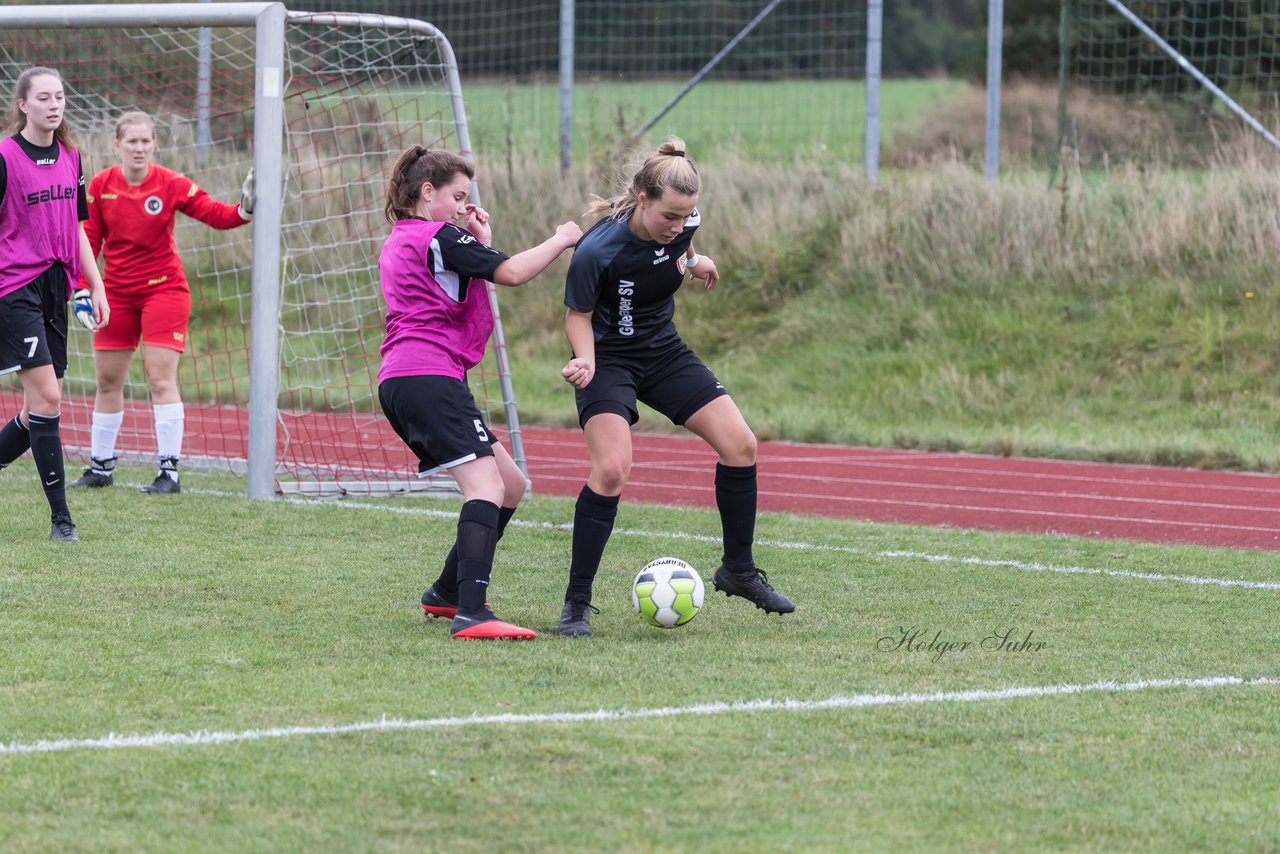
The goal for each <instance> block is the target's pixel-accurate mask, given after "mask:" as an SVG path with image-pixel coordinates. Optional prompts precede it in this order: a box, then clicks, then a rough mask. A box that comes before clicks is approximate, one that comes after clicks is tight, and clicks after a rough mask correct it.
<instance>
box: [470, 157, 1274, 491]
mask: <svg viewBox="0 0 1280 854" xmlns="http://www.w3.org/2000/svg"><path fill="white" fill-rule="evenodd" d="M1243 161H1244V162H1242V163H1235V164H1233V165H1231V166H1229V167H1228V166H1220V167H1218V168H1213V169H1209V170H1205V171H1197V172H1187V171H1173V170H1153V169H1146V170H1141V169H1137V168H1125V169H1112V170H1110V171H1096V170H1095V171H1088V172H1081V171H1079V170H1075V169H1072V168H1067V169H1065V170H1064V171H1063V172H1061V173H1060V174H1059V177H1058V180H1057V181H1056V182H1055V184H1054V186H1053V187H1052V188H1050V187H1049V186H1048V181H1047V177H1046V173H1045V172H1044V171H1042V170H1035V171H1030V170H1028V171H1026V172H1024V173H1019V174H1014V175H1006V176H1004V177H1003V178H1002V179H1001V181H1000V183H999V184H998V185H995V186H992V185H989V184H988V183H986V182H985V181H984V180H983V178H982V177H981V175H980V174H978V172H977V171H975V170H974V169H973V168H971V166H969V165H965V164H958V163H949V162H946V161H945V160H942V161H935V162H934V163H932V164H930V165H928V166H927V167H925V166H917V167H916V168H914V169H911V170H904V171H900V172H890V173H882V176H881V181H880V183H879V184H878V185H876V186H871V185H869V184H867V183H866V182H865V181H864V180H863V179H862V177H861V175H860V174H859V172H858V171H855V170H854V169H852V168H843V167H839V166H832V165H831V164H818V163H806V162H788V163H784V164H762V163H758V162H751V161H747V160H739V159H735V158H733V157H725V158H721V159H719V160H715V161H712V162H704V164H703V172H704V177H705V189H704V192H703V197H702V201H701V204H700V208H701V210H702V213H703V220H704V225H703V228H702V230H701V231H700V232H699V236H698V239H697V243H698V246H699V250H700V251H704V252H707V253H709V254H711V255H712V257H714V258H715V259H716V261H717V263H718V264H719V267H720V270H721V272H722V276H723V278H722V281H721V284H720V286H719V287H718V288H717V289H716V290H715V291H713V292H712V293H710V294H707V293H704V292H702V291H701V290H700V289H697V288H694V287H688V286H687V287H686V288H685V289H684V290H683V291H682V292H681V294H680V297H679V299H680V306H679V309H678V313H677V323H678V324H679V326H680V328H681V330H682V332H683V334H684V335H685V337H686V339H687V340H688V341H689V342H690V344H691V345H692V346H693V347H694V348H695V349H697V350H698V351H699V353H700V354H702V356H703V357H704V358H705V359H706V360H707V361H708V362H709V363H710V364H711V366H712V368H713V369H714V370H715V371H716V372H717V373H718V374H719V375H720V377H721V378H722V380H723V381H724V382H725V384H726V385H727V386H728V388H729V389H730V391H731V392H732V393H733V395H734V397H735V399H736V400H737V401H738V403H739V405H740V406H741V407H742V408H743V410H744V411H745V412H746V414H747V416H748V418H749V419H750V421H751V422H752V424H753V425H754V426H755V427H756V429H757V431H758V432H759V433H760V434H761V436H763V437H768V438H783V439H791V440H800V441H820V442H838V443H855V444H869V445H876V446H894V447H907V448H932V449H950V450H966V451H975V452H983V453H998V454H1016V455H1044V456H1053V457H1067V458H1088V459H1101V460H1117V461H1121V460H1122V461H1133V462H1151V463H1161V464H1171V465H1190V466H1211V467H1224V466H1225V467H1241V468H1248V469H1260V470H1276V469H1278V468H1280V452H1278V451H1277V448H1276V445H1277V443H1276V437H1277V436H1280V429H1278V428H1280V423H1278V421H1277V405H1276V404H1277V400H1278V397H1280V379H1278V378H1277V373H1278V372H1277V358H1276V355H1275V354H1276V348H1277V342H1280V328H1278V324H1277V308H1276V301H1277V300H1278V299H1280V292H1277V289H1276V287H1275V285H1276V283H1277V282H1276V272H1275V271H1276V257H1277V249H1278V247H1280V202H1278V201H1277V196H1278V194H1277V191H1278V190H1280V178H1278V177H1277V176H1276V174H1275V170H1274V168H1273V165H1272V164H1270V163H1269V162H1267V160H1266V159H1264V158H1259V159H1257V160H1253V159H1252V158H1249V157H1246V158H1243ZM492 174H494V176H495V178H496V180H495V181H494V185H493V188H492V191H491V192H492V195H493V196H494V198H495V199H497V200H498V203H499V204H500V205H501V207H502V208H503V209H506V210H521V211H523V212H524V215H523V216H521V217H520V218H519V219H518V221H515V218H509V219H508V221H507V222H506V223H504V224H503V226H502V229H503V234H502V241H503V245H510V246H517V245H522V244H530V243H532V242H534V240H535V238H536V237H537V235H538V234H540V233H541V231H540V230H541V229H544V227H545V224H546V223H549V222H554V221H557V220H556V217H557V216H559V215H562V214H565V215H578V214H580V213H581V211H582V210H584V209H585V202H586V199H587V196H588V193H589V192H605V191H607V190H608V189H609V187H608V183H607V178H608V176H604V175H583V176H578V177H575V178H573V179H571V180H569V181H567V182H565V181H561V179H560V177H559V176H558V175H556V174H554V173H553V172H550V171H544V170H539V169H537V168H529V169H514V170H508V169H503V168H500V167H499V168H495V169H493V170H492ZM508 229H510V231H508ZM496 234H497V232H495V235H496ZM496 239H497V238H496V237H495V240H496ZM562 274H563V268H562V267H558V268H556V270H555V271H553V272H552V273H549V274H548V275H547V276H544V278H543V279H542V280H540V282H539V283H536V284H534V285H532V286H530V287H527V288H524V289H521V290H520V291H517V292H515V293H513V294H506V293H504V295H503V296H504V300H505V301H504V310H503V314H504V321H505V322H506V323H507V324H508V330H509V332H508V334H509V342H510V344H511V347H512V352H513V355H514V370H515V375H516V391H517V396H518V400H519V402H520V406H521V412H522V417H523V418H524V419H525V420H526V421H532V422H540V423H572V422H573V405H572V396H571V390H570V389H569V388H568V386H566V385H565V384H564V383H563V382H562V381H561V380H560V379H559V375H558V370H559V367H560V366H561V365H562V364H563V362H564V359H565V358H566V357H567V350H566V345H565V344H564V338H563V331H562V321H563V307H562V305H561V297H562V287H563V278H562ZM640 429H663V422H662V420H661V419H660V418H659V417H657V416H655V415H653V414H652V413H647V412H646V413H645V416H644V418H643V419H642V422H641V425H640Z"/></svg>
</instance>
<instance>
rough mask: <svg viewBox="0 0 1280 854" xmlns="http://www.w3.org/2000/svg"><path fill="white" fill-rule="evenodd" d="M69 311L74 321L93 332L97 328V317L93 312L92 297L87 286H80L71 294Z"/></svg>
mask: <svg viewBox="0 0 1280 854" xmlns="http://www.w3.org/2000/svg"><path fill="white" fill-rule="evenodd" d="M71 313H72V314H73V315H75V318H76V322H77V323H79V324H80V325H81V326H83V327H84V328H85V329H88V330H89V331H90V332H93V331H94V330H95V329H97V328H98V317H97V315H95V314H94V313H93V297H92V296H90V295H89V291H88V289H87V288H81V289H80V290H78V291H76V292H75V293H73V294H72V295H71Z"/></svg>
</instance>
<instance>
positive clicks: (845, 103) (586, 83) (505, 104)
mask: <svg viewBox="0 0 1280 854" xmlns="http://www.w3.org/2000/svg"><path fill="white" fill-rule="evenodd" d="M684 83H685V81H684V80H654V81H643V82H635V83H618V82H601V81H599V80H580V81H578V83H577V86H576V87H575V91H574V102H573V112H574V123H573V124H574V128H573V139H574V151H573V156H574V158H575V159H578V160H581V159H582V158H587V159H590V158H597V157H600V156H601V155H604V154H607V153H608V152H609V151H611V150H612V151H616V150H617V148H618V147H619V144H620V143H622V142H625V141H626V140H627V139H628V138H630V136H631V134H633V133H634V132H635V131H636V130H638V129H639V128H640V127H642V126H643V125H644V124H645V123H646V122H648V121H649V119H650V118H651V117H653V116H654V115H656V114H657V113H658V111H659V110H660V109H662V107H663V106H664V105H665V104H666V103H667V102H668V100H669V99H671V98H673V97H674V96H675V95H676V94H677V93H679V91H680V89H681V88H682V87H683V85H684ZM967 88H968V86H967V84H965V83H963V82H961V81H957V80H945V79H936V80H893V81H886V83H885V84H884V92H885V94H884V97H883V101H882V112H881V122H882V127H883V131H884V134H885V137H886V139H889V138H891V137H892V135H893V134H894V133H897V132H903V131H910V130H912V129H913V128H915V127H916V126H917V125H918V124H919V123H920V122H921V121H923V120H924V118H925V117H926V116H928V115H929V114H930V112H931V111H936V110H937V109H938V107H939V106H940V105H942V104H944V103H945V102H946V101H947V100H948V99H949V98H952V97H954V96H956V95H958V94H959V93H961V92H964V91H965V90H966V89H967ZM463 94H464V97H465V99H466V110H467V122H468V125H469V126H470V130H471V141H472V147H473V148H474V149H475V150H476V151H477V152H481V153H483V154H484V156H485V157H487V158H490V159H491V160H492V161H493V162H494V163H502V162H503V161H504V160H505V159H506V158H507V157H508V156H510V155H512V154H513V153H516V154H515V155H514V156H516V157H517V158H518V159H520V160H524V159H525V158H526V157H527V156H528V155H529V154H530V153H540V154H541V155H542V156H544V157H545V158H546V159H547V162H552V163H554V162H556V161H557V157H558V152H559V145H560V143H559V138H560V136H559V134H560V125H559V103H560V101H559V98H560V92H559V87H558V84H557V83H555V82H554V81H553V82H551V83H547V84H544V85H523V86H505V85H499V84H492V83H471V82H469V81H463ZM866 98H867V92H866V85H865V84H864V83H863V82H862V81H836V80H831V81H821V80H819V81H774V82H756V81H753V82H725V81H719V82H716V81H705V82H703V83H701V84H699V85H698V86H696V87H695V88H694V89H692V90H691V91H690V92H689V93H688V94H687V95H686V96H685V97H684V98H683V99H681V100H680V101H679V102H678V103H677V104H676V105H675V106H674V107H673V108H672V109H671V111H670V112H668V113H667V114H666V115H665V116H664V117H663V118H662V119H661V120H660V121H659V122H658V123H657V124H656V125H654V127H653V128H652V129H651V130H650V131H649V132H648V134H647V137H646V138H649V139H654V140H661V139H663V138H664V137H666V136H668V135H671V134H675V135H678V136H680V137H682V138H684V139H685V140H686V141H688V142H689V143H690V145H691V146H695V147H696V151H697V153H698V157H699V158H700V159H703V160H706V161H708V162H714V161H715V160H717V159H718V157H719V156H720V155H722V154H725V153H728V152H731V151H733V152H737V153H740V154H743V155H746V156H750V157H754V158H758V159H765V160H776V159H784V160H792V159H797V158H798V159H805V160H820V161H826V162H830V163H838V162H841V161H845V162H859V163H860V162H861V159H862V156H863V151H864V150H865V149H864V143H865V129H864V114H865V111H866Z"/></svg>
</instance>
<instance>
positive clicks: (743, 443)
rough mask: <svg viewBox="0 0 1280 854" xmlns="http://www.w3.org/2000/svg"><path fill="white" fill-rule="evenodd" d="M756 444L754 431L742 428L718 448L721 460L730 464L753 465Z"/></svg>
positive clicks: (754, 462)
mask: <svg viewBox="0 0 1280 854" xmlns="http://www.w3.org/2000/svg"><path fill="white" fill-rule="evenodd" d="M758 444H759V443H758V442H757V441H756V434H755V433H752V432H751V431H750V430H743V431H741V432H740V433H739V434H737V435H735V436H734V437H733V439H732V440H731V441H730V442H728V443H726V444H725V446H724V447H723V448H721V449H720V452H721V458H722V462H724V464H725V465H730V466H753V465H755V464H756V450H757V446H758Z"/></svg>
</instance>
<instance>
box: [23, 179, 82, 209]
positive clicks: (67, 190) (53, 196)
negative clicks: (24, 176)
mask: <svg viewBox="0 0 1280 854" xmlns="http://www.w3.org/2000/svg"><path fill="white" fill-rule="evenodd" d="M75 197H76V187H75V185H74V184H71V185H69V186H65V187H62V186H58V185H57V184H54V185H53V186H52V187H50V188H49V189H47V190H36V191H33V192H30V193H27V195H26V197H25V198H26V201H27V207H32V206H34V205H38V204H42V203H44V202H57V201H61V200H62V199H74V198H75Z"/></svg>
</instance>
